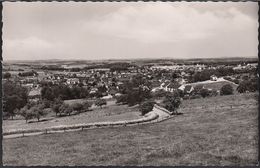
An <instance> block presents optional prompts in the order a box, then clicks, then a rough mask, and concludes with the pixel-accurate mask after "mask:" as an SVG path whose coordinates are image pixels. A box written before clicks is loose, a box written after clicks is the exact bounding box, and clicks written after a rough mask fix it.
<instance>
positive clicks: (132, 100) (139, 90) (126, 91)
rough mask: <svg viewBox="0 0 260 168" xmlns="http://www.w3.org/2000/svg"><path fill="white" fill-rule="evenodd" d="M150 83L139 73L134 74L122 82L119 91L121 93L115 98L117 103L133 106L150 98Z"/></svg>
mask: <svg viewBox="0 0 260 168" xmlns="http://www.w3.org/2000/svg"><path fill="white" fill-rule="evenodd" d="M150 86H151V83H150V82H149V81H148V80H147V79H146V78H145V77H144V76H142V75H141V74H138V75H135V76H133V77H132V79H131V80H129V81H127V82H125V83H124V85H123V86H121V88H120V89H119V91H120V92H121V93H122V94H123V95H121V96H119V97H118V98H117V102H118V103H122V104H128V105H129V106H134V105H136V104H140V103H141V102H143V101H144V100H147V99H150V98H151V97H152V95H151V89H150Z"/></svg>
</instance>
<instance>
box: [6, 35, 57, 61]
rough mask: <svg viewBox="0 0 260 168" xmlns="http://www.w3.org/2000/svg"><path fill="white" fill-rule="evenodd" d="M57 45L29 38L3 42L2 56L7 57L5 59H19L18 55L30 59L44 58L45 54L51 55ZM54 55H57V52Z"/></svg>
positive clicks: (36, 38)
mask: <svg viewBox="0 0 260 168" xmlns="http://www.w3.org/2000/svg"><path fill="white" fill-rule="evenodd" d="M59 45H60V44H55V43H50V42H49V41H46V40H43V39H40V38H38V37H34V36H31V37H28V38H24V39H12V40H9V39H6V40H4V42H3V51H4V55H8V58H7V59H15V58H19V56H20V55H22V56H25V57H27V58H30V59H37V58H44V57H45V56H46V54H50V53H52V52H53V51H55V50H56V47H58V46H59ZM54 53H56V54H57V51H55V52H54ZM54 53H53V54H54Z"/></svg>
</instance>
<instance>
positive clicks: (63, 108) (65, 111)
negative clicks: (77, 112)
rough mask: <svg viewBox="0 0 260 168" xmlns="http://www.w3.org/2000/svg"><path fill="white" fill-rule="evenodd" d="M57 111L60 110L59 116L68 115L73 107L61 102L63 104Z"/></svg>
mask: <svg viewBox="0 0 260 168" xmlns="http://www.w3.org/2000/svg"><path fill="white" fill-rule="evenodd" d="M59 111H60V116H61V114H64V115H69V116H70V115H71V112H72V111H73V108H72V107H71V106H70V105H68V104H65V103H63V104H62V105H61V106H60V109H59Z"/></svg>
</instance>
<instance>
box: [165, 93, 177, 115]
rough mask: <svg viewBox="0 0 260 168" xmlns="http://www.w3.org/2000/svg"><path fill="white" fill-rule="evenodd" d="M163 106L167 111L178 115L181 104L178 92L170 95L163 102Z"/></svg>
mask: <svg viewBox="0 0 260 168" xmlns="http://www.w3.org/2000/svg"><path fill="white" fill-rule="evenodd" d="M163 104H164V106H165V108H166V109H167V110H169V111H171V112H175V113H177V109H178V108H179V106H180V104H181V98H180V96H179V94H178V92H173V93H168V94H167V95H166V96H165V98H164V100H163Z"/></svg>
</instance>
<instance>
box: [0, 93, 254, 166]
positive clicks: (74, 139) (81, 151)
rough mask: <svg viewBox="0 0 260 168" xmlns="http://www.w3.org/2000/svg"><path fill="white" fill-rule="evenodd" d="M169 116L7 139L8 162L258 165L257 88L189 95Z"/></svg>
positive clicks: (27, 163) (5, 144)
mask: <svg viewBox="0 0 260 168" xmlns="http://www.w3.org/2000/svg"><path fill="white" fill-rule="evenodd" d="M179 112H181V113H183V114H182V115H177V116H176V117H174V118H172V119H170V120H167V121H165V122H161V123H156V124H150V125H141V126H140V125H139V126H131V127H120V128H103V129H93V130H85V131H78V132H67V133H60V134H48V135H40V136H31V137H25V138H17V139H4V140H3V163H4V165H155V166H160V165H170V166H176V165H204V166H206V165H256V163H257V146H258V135H257V134H258V126H257V123H258V120H257V116H258V115H257V114H258V102H257V94H255V93H253V94H252V93H250V94H238V95H231V96H217V97H211V98H205V99H203V98H202V99H193V100H185V101H183V104H182V107H181V109H180V110H179Z"/></svg>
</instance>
